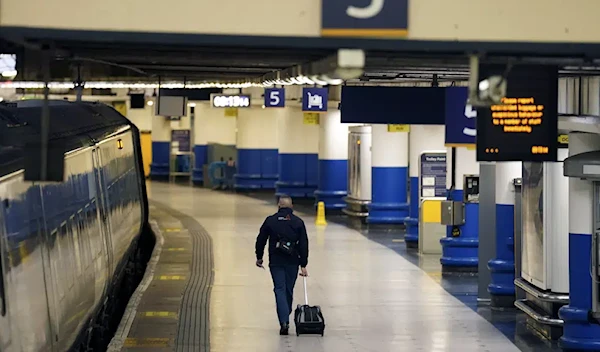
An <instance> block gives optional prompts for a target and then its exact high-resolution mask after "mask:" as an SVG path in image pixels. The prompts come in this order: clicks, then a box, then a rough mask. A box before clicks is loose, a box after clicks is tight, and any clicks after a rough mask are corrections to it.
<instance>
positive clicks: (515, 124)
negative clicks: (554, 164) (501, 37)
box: [477, 65, 558, 162]
mask: <svg viewBox="0 0 600 352" xmlns="http://www.w3.org/2000/svg"><path fill="white" fill-rule="evenodd" d="M482 66H483V67H480V72H484V73H483V74H482V76H483V77H489V76H491V75H495V74H499V73H502V72H503V70H505V67H503V66H497V65H482ZM507 83H508V84H507V92H506V97H505V98H502V100H501V102H500V104H493V105H492V106H490V107H482V108H478V109H477V160H478V161H539V162H543V161H556V158H557V150H558V140H557V137H556V136H557V135H558V68H556V67H552V66H539V65H538V66H535V65H516V66H514V67H513V68H512V69H511V70H510V72H509V74H508V77H507Z"/></svg>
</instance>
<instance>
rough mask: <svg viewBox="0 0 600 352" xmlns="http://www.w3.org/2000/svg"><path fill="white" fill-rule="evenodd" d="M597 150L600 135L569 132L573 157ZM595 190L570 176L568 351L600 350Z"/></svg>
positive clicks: (564, 315) (564, 340) (563, 313)
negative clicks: (593, 267) (594, 315)
mask: <svg viewBox="0 0 600 352" xmlns="http://www.w3.org/2000/svg"><path fill="white" fill-rule="evenodd" d="M597 150H600V135H597V134H588V133H578V132H572V133H569V156H574V155H577V154H581V153H586V152H591V151H597ZM593 193H594V188H593V184H592V181H589V180H582V179H578V178H569V305H567V306H563V307H562V308H561V309H560V310H559V312H558V315H559V317H560V318H561V319H563V320H564V326H563V336H562V337H561V338H560V347H562V348H563V349H566V350H577V351H580V350H585V351H600V324H598V322H595V321H593V320H592V319H591V318H590V311H591V310H592V299H594V298H593V297H592V284H593V281H592V277H591V273H590V263H591V253H592V234H593V233H594V228H593V221H594V216H593V210H594V204H593V202H594V196H593Z"/></svg>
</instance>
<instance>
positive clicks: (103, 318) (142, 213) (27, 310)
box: [0, 100, 148, 352]
mask: <svg viewBox="0 0 600 352" xmlns="http://www.w3.org/2000/svg"><path fill="white" fill-rule="evenodd" d="M46 104H47V105H46V106H47V110H46V111H48V116H49V137H48V146H50V149H52V148H54V150H56V148H59V149H58V150H61V149H62V150H64V159H63V160H64V173H63V174H64V180H63V182H32V181H26V180H25V177H24V175H25V170H26V165H30V164H31V163H30V162H28V161H27V160H29V159H28V155H27V153H33V152H39V149H37V150H36V148H35V146H36V145H38V146H39V145H40V144H39V141H40V140H41V137H42V136H41V130H42V119H41V116H42V109H43V107H44V101H42V100H23V101H18V102H9V103H6V102H2V103H0V274H1V275H2V277H1V278H0V351H1V352H13V351H19V352H21V351H27V352H29V351H35V352H37V351H52V352H54V351H95V350H102V349H103V348H105V347H106V346H107V345H108V343H109V342H110V329H111V327H113V328H116V327H115V324H116V325H118V323H119V320H120V315H119V309H121V310H124V304H123V303H118V301H119V299H121V300H122V299H123V297H126V296H127V295H128V294H131V293H132V292H133V291H134V290H135V287H136V285H137V283H139V280H138V281H137V282H136V281H135V280H136V279H131V278H132V277H135V274H138V276H140V277H141V276H142V275H143V271H144V266H143V261H144V260H143V258H142V256H144V255H145V254H144V251H143V248H142V247H143V246H142V242H143V237H144V236H143V234H144V233H145V232H147V231H148V202H147V196H146V186H145V177H144V172H143V163H142V158H141V146H140V139H139V131H138V129H137V128H136V127H135V126H134V125H133V124H132V123H130V122H129V121H128V120H127V118H125V117H124V116H122V115H121V114H119V113H118V112H117V111H116V110H115V109H114V108H113V107H111V106H109V105H105V104H102V103H96V102H69V101H52V100H51V101H48V102H46ZM36 143H37V144H36ZM32 146H34V147H33V148H32ZM30 159H31V158H30ZM125 304H126V302H125ZM121 314H122V313H121Z"/></svg>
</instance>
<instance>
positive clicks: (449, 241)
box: [440, 190, 479, 267]
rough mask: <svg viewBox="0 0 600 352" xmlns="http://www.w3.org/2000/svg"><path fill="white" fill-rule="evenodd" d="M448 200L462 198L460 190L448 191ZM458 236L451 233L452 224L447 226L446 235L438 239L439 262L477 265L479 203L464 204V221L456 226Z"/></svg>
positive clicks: (449, 264) (444, 264)
mask: <svg viewBox="0 0 600 352" xmlns="http://www.w3.org/2000/svg"><path fill="white" fill-rule="evenodd" d="M448 199H449V200H460V201H462V199H463V191H462V190H453V191H448ZM457 227H458V229H459V230H460V234H459V235H458V236H456V237H455V236H453V235H452V228H453V226H447V228H446V237H444V238H442V239H441V240H440V243H441V244H442V258H441V259H440V263H441V264H442V265H443V266H448V267H477V266H478V263H479V255H478V249H479V204H477V203H468V204H465V223H464V224H463V225H460V226H457Z"/></svg>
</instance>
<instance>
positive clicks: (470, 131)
mask: <svg viewBox="0 0 600 352" xmlns="http://www.w3.org/2000/svg"><path fill="white" fill-rule="evenodd" d="M465 116H466V117H467V118H468V119H473V118H476V117H477V110H476V109H473V106H472V105H469V104H467V105H466V106H465ZM463 133H464V134H465V135H467V136H471V137H475V136H476V135H477V130H476V129H474V128H469V127H465V128H463Z"/></svg>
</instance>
